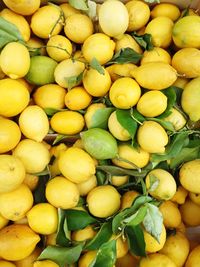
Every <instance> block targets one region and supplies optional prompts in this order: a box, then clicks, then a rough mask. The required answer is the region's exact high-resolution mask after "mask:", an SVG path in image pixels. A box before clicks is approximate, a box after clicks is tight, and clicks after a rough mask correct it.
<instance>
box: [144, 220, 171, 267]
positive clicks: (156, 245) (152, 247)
mask: <svg viewBox="0 0 200 267" xmlns="http://www.w3.org/2000/svg"><path fill="white" fill-rule="evenodd" d="M143 233H144V241H145V244H146V247H145V250H146V252H147V253H154V252H157V251H159V250H161V249H162V248H163V246H164V244H165V241H166V229H165V226H164V225H162V232H161V234H160V240H159V242H158V241H157V240H156V239H155V238H154V237H153V236H152V235H150V234H149V233H148V232H147V231H146V230H144V231H143ZM173 267H174V266H173Z"/></svg>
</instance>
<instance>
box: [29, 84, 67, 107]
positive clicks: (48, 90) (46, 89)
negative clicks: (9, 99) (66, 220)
mask: <svg viewBox="0 0 200 267" xmlns="http://www.w3.org/2000/svg"><path fill="white" fill-rule="evenodd" d="M65 95H66V90H65V89H64V88H63V87H61V86H59V85H58V84H45V85H43V86H40V87H38V88H37V89H36V90H35V91H34V94H33V99H34V102H35V104H36V105H38V106H40V107H41V108H43V109H45V108H54V109H62V108H64V106H65Z"/></svg>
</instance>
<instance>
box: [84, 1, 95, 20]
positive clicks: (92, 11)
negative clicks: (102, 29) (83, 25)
mask: <svg viewBox="0 0 200 267" xmlns="http://www.w3.org/2000/svg"><path fill="white" fill-rule="evenodd" d="M87 4H88V11H86V13H87V15H88V16H89V17H90V18H91V19H92V20H93V21H96V20H97V4H96V3H95V2H94V1H90V0H88V1H87Z"/></svg>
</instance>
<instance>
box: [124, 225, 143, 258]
mask: <svg viewBox="0 0 200 267" xmlns="http://www.w3.org/2000/svg"><path fill="white" fill-rule="evenodd" d="M125 233H126V236H127V241H128V246H129V250H130V252H131V253H132V254H133V255H136V256H142V257H145V256H146V252H145V246H146V245H145V241H144V234H143V230H142V227H141V226H140V225H136V226H130V225H129V226H126V228H125Z"/></svg>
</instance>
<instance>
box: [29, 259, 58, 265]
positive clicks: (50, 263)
mask: <svg viewBox="0 0 200 267" xmlns="http://www.w3.org/2000/svg"><path fill="white" fill-rule="evenodd" d="M33 267H59V265H58V264H57V263H55V262H54V261H50V260H43V261H35V262H34V263H33Z"/></svg>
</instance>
